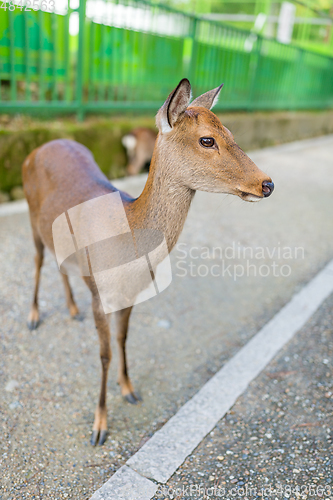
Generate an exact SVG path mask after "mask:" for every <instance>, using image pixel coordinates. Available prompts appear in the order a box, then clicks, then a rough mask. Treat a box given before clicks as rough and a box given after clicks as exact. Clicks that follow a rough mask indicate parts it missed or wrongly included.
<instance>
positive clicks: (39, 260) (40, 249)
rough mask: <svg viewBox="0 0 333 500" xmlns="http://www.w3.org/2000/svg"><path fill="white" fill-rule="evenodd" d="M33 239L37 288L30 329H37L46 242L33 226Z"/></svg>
mask: <svg viewBox="0 0 333 500" xmlns="http://www.w3.org/2000/svg"><path fill="white" fill-rule="evenodd" d="M33 239H34V243H35V247H36V255H35V288H34V295H33V301H32V305H31V309H30V313H29V316H28V328H29V330H35V329H36V328H37V327H38V324H39V310H38V290H39V281H40V272H41V268H42V265H43V260H44V243H43V242H42V240H41V238H40V236H39V234H38V232H37V231H36V230H35V229H34V228H33Z"/></svg>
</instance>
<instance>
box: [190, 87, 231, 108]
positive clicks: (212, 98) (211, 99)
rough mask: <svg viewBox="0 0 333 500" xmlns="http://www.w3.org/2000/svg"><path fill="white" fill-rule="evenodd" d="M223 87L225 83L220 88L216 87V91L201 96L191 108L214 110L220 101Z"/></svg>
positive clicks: (192, 103)
mask: <svg viewBox="0 0 333 500" xmlns="http://www.w3.org/2000/svg"><path fill="white" fill-rule="evenodd" d="M222 87H223V83H222V85H220V86H219V87H216V89H213V90H210V91H209V92H206V93H205V94H202V95H200V96H199V97H197V98H196V99H194V101H193V102H191V106H201V107H202V108H207V109H212V108H213V107H214V106H215V104H216V103H217V101H218V99H219V95H220V92H221V89H222Z"/></svg>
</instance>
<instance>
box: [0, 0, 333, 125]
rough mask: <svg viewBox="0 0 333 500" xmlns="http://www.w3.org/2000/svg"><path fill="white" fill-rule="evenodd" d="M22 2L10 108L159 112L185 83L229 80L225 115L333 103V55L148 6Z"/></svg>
mask: <svg viewBox="0 0 333 500" xmlns="http://www.w3.org/2000/svg"><path fill="white" fill-rule="evenodd" d="M16 1H17V4H16V3H13V2H12V0H11V1H10V3H8V2H7V4H5V5H6V6H7V9H6V10H5V9H2V10H1V13H0V80H1V82H0V112H24V111H25V112H29V113H45V112H46V113H50V112H52V111H53V112H56V113H59V112H70V113H73V112H76V113H78V114H79V115H80V116H81V117H82V116H83V115H84V114H85V113H87V112H105V111H110V110H125V109H138V110H144V109H154V110H155V109H156V108H157V107H158V106H159V105H160V104H161V102H163V100H164V99H165V97H166V95H167V94H168V93H169V92H170V90H171V89H172V88H174V87H175V86H176V85H177V83H178V81H179V80H180V79H181V78H183V77H188V78H189V79H190V81H191V83H192V85H193V87H194V95H197V94H199V93H201V92H205V91H206V90H208V89H210V88H213V87H216V86H218V85H219V84H220V83H224V84H225V86H224V89H223V98H221V99H220V101H219V104H218V108H219V109H229V110H232V109H233V110H245V109H247V110H254V109H258V110H260V109H267V110H268V109H314V108H328V107H333V59H332V58H330V57H327V56H323V55H320V54H316V53H312V52H309V51H305V50H302V49H300V48H297V47H295V46H291V45H283V44H280V43H278V42H276V41H275V40H273V39H267V38H264V37H261V36H259V35H256V34H255V33H251V32H247V31H242V30H239V29H236V28H232V27H230V26H226V25H223V24H221V23H217V22H213V21H208V20H204V19H200V18H197V17H195V16H191V15H187V14H185V13H182V12H179V11H176V10H174V9H171V8H168V7H167V6H164V5H161V4H156V3H150V2H149V1H148V0H80V4H79V7H78V8H77V9H71V8H70V7H69V4H68V3H67V2H68V0H64V2H65V4H63V5H62V7H61V8H62V10H58V11H56V12H45V10H47V9H48V10H49V11H51V10H52V9H54V6H55V4H57V2H54V0H43V1H42V3H41V4H40V5H39V1H40V0H37V1H36V0H34V1H33V2H32V0H23V3H24V5H26V4H27V3H28V2H29V5H30V4H31V3H33V5H34V6H35V8H37V7H38V10H37V11H34V10H33V9H32V8H31V9H30V10H29V9H28V8H27V7H26V6H25V7H22V0H15V2H16ZM20 1H21V4H19V2H20ZM36 3H37V4H38V5H36ZM58 5H59V4H58ZM42 9H43V10H44V11H43V10H42ZM70 33H71V34H70Z"/></svg>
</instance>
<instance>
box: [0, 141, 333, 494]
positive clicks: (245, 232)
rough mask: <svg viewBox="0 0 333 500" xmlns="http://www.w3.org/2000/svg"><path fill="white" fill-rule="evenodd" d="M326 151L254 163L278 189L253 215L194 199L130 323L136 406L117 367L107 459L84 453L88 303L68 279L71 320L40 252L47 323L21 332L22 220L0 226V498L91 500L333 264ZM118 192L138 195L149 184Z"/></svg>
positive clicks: (268, 155) (91, 377)
mask: <svg viewBox="0 0 333 500" xmlns="http://www.w3.org/2000/svg"><path fill="white" fill-rule="evenodd" d="M332 154H333V138H332V137H328V138H320V139H316V140H313V141H303V142H302V143H300V144H294V145H289V146H282V147H277V148H269V149H266V150H261V151H258V152H255V153H253V154H252V155H251V157H252V158H253V160H254V161H256V163H257V164H258V166H260V168H262V169H263V170H264V171H266V172H267V173H269V174H270V175H271V176H272V177H273V179H274V182H275V184H276V191H275V192H274V194H273V196H272V197H271V198H269V199H268V200H264V201H263V202H261V203H259V204H248V203H244V202H241V200H239V199H237V198H235V197H231V196H224V195H213V194H209V193H197V195H196V197H195V200H194V203H193V206H192V207H191V210H190V214H189V217H188V220H187V222H186V225H185V228H184V231H183V234H182V236H181V239H180V243H182V245H178V247H177V248H175V249H174V251H173V252H172V255H171V259H172V268H173V275H174V278H173V282H172V285H171V286H170V287H169V288H168V289H167V290H166V291H165V292H163V293H162V294H161V295H160V296H158V297H156V298H154V299H152V300H150V301H148V302H145V303H143V304H140V305H138V306H136V307H135V309H134V313H133V314H132V318H131V325H130V334H129V341H128V354H129V364H130V367H129V368H130V374H131V376H132V380H133V383H134V386H135V388H136V390H138V391H139V392H141V394H142V396H143V399H144V402H143V403H142V404H141V405H138V406H136V407H133V406H130V405H128V404H126V403H124V402H123V400H122V398H121V396H120V394H119V390H118V388H117V386H116V383H115V379H116V363H117V360H116V356H114V359H113V362H112V368H111V372H110V377H109V384H108V402H109V427H110V436H109V438H108V440H107V442H106V443H105V445H104V447H102V448H96V449H94V448H91V447H90V445H89V434H90V429H91V425H92V421H93V413H94V409H95V405H96V402H97V397H98V390H99V377H100V364H99V356H98V342H97V338H96V334H95V329H94V325H93V320H92V314H91V309H90V297H89V293H88V291H87V290H86V288H85V287H84V285H83V283H82V282H81V280H79V279H72V283H73V287H74V291H75V295H76V298H77V300H78V305H79V307H80V309H81V311H82V312H83V314H84V320H83V321H82V322H74V321H72V320H70V319H69V317H68V312H67V309H66V305H65V300H64V293H63V289H62V283H61V280H60V277H59V273H58V271H57V267H56V264H55V262H54V260H53V258H52V256H51V255H50V254H47V256H46V263H45V266H44V268H43V275H42V286H41V294H40V304H41V313H42V324H41V325H40V327H39V329H38V330H37V331H35V332H32V333H31V332H29V331H28V330H27V328H26V325H25V323H26V316H27V314H28V312H29V306H30V301H31V295H32V280H33V246H32V240H31V230H30V227H29V221H28V215H27V214H24V213H23V214H12V215H9V216H5V217H1V218H0V255H1V260H0V276H1V289H0V310H1V326H0V331H1V340H0V346H1V347H0V349H1V366H0V387H1V388H2V389H1V393H0V408H1V415H0V419H1V420H0V421H1V428H2V436H3V439H2V440H1V444H0V447H1V448H0V460H1V464H0V467H1V479H0V483H1V489H0V498H3V499H7V498H8V499H14V498H15V499H17V498H36V499H37V498H50V499H53V498H54V499H56V498H73V499H85V498H89V497H90V496H91V494H92V493H93V492H94V491H95V490H96V489H97V488H98V487H99V486H101V485H102V484H103V483H104V482H105V481H106V480H107V479H108V478H109V477H110V476H111V475H112V474H113V473H114V472H115V471H116V470H117V469H118V468H119V467H120V466H121V465H122V464H123V463H125V461H126V460H127V459H128V458H129V457H130V456H131V455H132V454H133V453H134V452H135V451H136V450H137V449H138V448H139V447H140V446H141V445H142V444H143V443H144V442H145V441H146V440H147V439H148V438H149V437H150V436H151V435H152V434H153V433H154V432H155V431H156V430H157V429H159V428H160V427H161V426H162V425H163V424H164V423H165V422H166V421H167V420H168V419H169V418H170V417H171V416H172V415H173V414H174V413H175V412H176V411H177V409H178V408H180V406H182V405H183V404H184V403H185V402H186V401H187V400H188V399H189V398H190V397H192V396H193V394H195V393H196V392H197V391H198V389H200V387H201V386H202V385H203V384H204V383H205V382H206V381H207V380H208V379H209V378H210V377H211V376H212V374H214V373H215V372H216V371H217V370H218V369H219V368H220V367H221V366H223V364H224V363H225V361H226V360H228V359H229V358H230V357H231V356H232V355H234V354H235V353H236V352H237V351H238V349H239V348H240V347H241V346H242V345H244V343H245V342H246V341H247V340H248V339H249V338H251V336H252V335H253V334H254V333H255V332H256V331H258V330H259V329H260V328H261V327H262V326H263V325H264V324H265V323H266V322H267V321H268V320H269V319H270V318H271V317H272V316H273V315H274V314H275V313H276V312H277V311H278V310H279V309H280V308H281V307H282V306H283V305H284V304H285V303H286V302H288V301H289V299H290V298H291V296H292V295H293V293H295V291H297V290H299V289H300V288H301V287H302V285H303V284H304V283H306V282H307V281H308V280H309V279H310V278H312V277H313V276H314V275H315V274H316V273H317V272H318V271H319V270H320V269H321V268H322V267H323V266H324V264H325V263H326V262H327V261H329V260H330V259H331V258H332V256H333V244H332V237H331V235H332V230H333V218H332V217H331V214H332V212H333V196H332V192H333V176H332V173H331V168H332ZM118 184H119V185H120V186H121V187H123V188H124V189H125V190H128V191H129V192H131V193H133V194H136V193H138V192H140V189H142V186H143V184H144V178H138V179H131V180H125V181H122V182H118ZM248 247H250V249H249V248H248ZM228 248H229V250H228ZM214 249H215V250H214ZM251 249H252V252H251ZM190 250H191V251H192V255H191V256H190V255H189V252H190ZM185 251H186V252H187V256H186V257H185V256H184V255H185V254H184V252H185ZM244 251H245V255H243V253H244ZM221 254H222V258H221ZM197 256H200V258H197ZM273 264H274V266H273ZM199 266H202V267H200V268H199ZM213 266H215V267H213ZM216 266H217V267H216ZM223 266H224V267H223ZM228 266H229V267H228ZM248 266H252V267H248ZM262 266H266V267H262ZM267 266H268V267H267ZM283 266H284V267H283ZM219 269H220V270H219ZM242 273H243V275H242V276H240V275H241V274H242ZM214 274H215V275H216V274H218V275H217V276H214ZM255 274H256V275H255ZM260 274H262V276H260ZM263 274H267V276H266V277H265V276H263ZM236 275H237V276H236ZM113 340H114V339H113ZM113 347H115V345H114V342H113ZM114 351H115V349H114ZM325 380H326V379H325ZM272 384H274V382H272ZM267 393H268V394H269V392H267ZM327 399H329V398H327ZM281 418H282V417H281ZM223 421H224V420H223ZM226 422H227V420H226ZM226 422H225V423H224V424H223V425H226ZM281 422H283V419H282V420H281ZM221 425H222V424H221ZM311 431H312V428H311ZM239 432H241V431H239ZM268 433H269V432H268ZM239 438H241V435H240V436H239ZM244 454H246V453H244ZM230 456H231V455H230ZM235 458H237V457H235ZM220 462H221V464H224V463H226V462H224V461H223V460H221V461H220ZM235 463H236V462H234V464H232V465H233V466H234V465H235ZM223 467H224V465H223ZM189 473H190V472H189ZM202 473H204V471H203V472H202ZM244 474H245V472H244ZM230 475H234V476H235V477H236V475H235V474H232V473H230ZM199 476H200V475H199ZM241 477H242V476H241Z"/></svg>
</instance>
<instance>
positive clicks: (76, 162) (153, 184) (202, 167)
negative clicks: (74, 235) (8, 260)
mask: <svg viewBox="0 0 333 500" xmlns="http://www.w3.org/2000/svg"><path fill="white" fill-rule="evenodd" d="M222 86H223V85H220V86H219V87H217V88H214V89H213V90H210V91H208V92H206V93H204V94H202V95H201V96H199V97H197V98H196V99H194V100H193V101H192V102H191V99H192V97H191V85H190V82H189V80H188V79H186V78H184V79H182V80H181V81H180V83H179V84H178V86H177V87H176V88H175V89H174V90H173V91H172V92H171V93H170V95H169V96H168V98H167V99H166V101H165V102H164V104H163V105H162V107H161V108H160V109H159V111H158V113H157V115H156V125H157V128H158V136H157V140H156V143H155V147H154V152H153V156H152V161H151V167H150V171H149V174H148V178H147V181H146V184H145V187H144V189H143V191H142V193H141V195H140V196H139V197H138V198H133V197H131V196H129V195H128V194H126V193H125V192H122V191H118V190H117V189H116V188H115V187H114V186H113V185H112V184H111V182H110V181H109V180H108V179H107V177H106V176H105V175H104V174H103V173H102V171H101V170H100V168H99V167H98V165H97V164H96V163H95V161H94V158H93V155H92V153H91V152H90V151H89V150H88V149H87V148H86V147H85V146H83V145H81V144H79V143H77V142H75V141H72V140H68V139H57V140H53V141H51V142H48V143H46V144H44V145H42V146H40V147H39V148H37V149H35V150H34V151H32V152H31V153H30V154H29V156H28V157H27V158H26V159H25V161H24V163H23V183H24V191H25V195H26V199H27V201H28V205H29V213H30V221H31V227H32V236H33V241H34V244H35V247H36V256H35V286H34V294H33V301H32V306H31V310H30V313H29V316H28V327H29V328H30V329H31V330H33V329H36V328H37V327H38V324H39V308H38V288H39V279H40V272H41V267H42V264H43V253H44V248H45V246H46V247H47V248H48V249H49V250H50V251H51V252H53V253H54V242H53V238H52V224H53V223H54V221H55V219H56V218H57V217H59V215H60V214H62V213H64V212H66V211H68V210H69V209H71V208H72V207H74V206H77V205H79V204H81V203H83V202H86V201H87V200H92V199H95V198H98V197H102V196H104V195H107V194H110V193H119V196H120V197H121V200H122V203H123V207H124V210H125V213H126V217H127V220H128V224H129V226H130V228H131V230H135V229H140V228H147V229H152V230H158V231H160V232H162V233H163V235H164V237H165V240H166V244H167V250H168V252H171V250H172V248H173V247H174V246H175V244H176V242H177V240H178V237H179V235H180V233H181V231H182V229H183V226H184V223H185V220H186V217H187V214H188V211H189V208H190V205H191V202H192V200H193V197H194V195H195V192H196V191H198V190H199V191H208V192H212V193H226V194H232V195H236V196H238V197H239V198H241V199H242V200H244V201H248V202H257V201H260V200H262V199H263V198H267V197H268V196H270V195H271V194H272V192H273V189H274V184H273V182H272V179H271V178H270V177H269V176H267V175H266V174H265V173H263V172H262V171H261V170H260V169H259V168H258V167H257V166H256V165H255V163H254V162H253V161H252V160H251V159H250V158H249V157H248V156H247V155H246V154H245V153H244V152H243V151H242V149H241V148H240V147H239V146H238V145H237V144H236V142H235V140H234V137H233V135H232V134H231V132H230V131H229V130H228V129H227V128H226V127H224V126H223V125H222V123H221V121H220V120H219V119H218V118H217V116H216V115H215V114H214V113H213V112H212V111H211V109H212V107H213V106H214V105H215V104H216V102H217V100H218V98H219V95H220V92H221V89H222ZM112 220H114V221H115V222H114V223H115V224H117V214H116V216H115V217H113V219H112ZM97 223H98V220H93V221H92V224H97ZM62 279H63V284H64V288H65V295H66V301H67V306H68V309H69V313H70V315H71V317H72V318H76V317H77V316H78V314H79V309H78V307H77V305H76V302H75V300H74V296H73V293H72V290H71V287H70V284H69V279H68V276H67V275H66V274H62ZM83 279H84V281H85V283H86V285H87V286H88V288H89V290H90V292H91V295H92V311H93V317H94V321H95V326H96V330H97V333H98V339H99V346H100V360H101V368H102V374H101V387H100V393H99V399H98V403H97V407H96V411H95V419H94V423H93V426H92V433H91V444H92V445H94V446H95V445H97V444H99V445H103V443H104V442H105V440H106V437H107V432H108V427H107V406H106V399H107V379H108V370H109V366H110V362H111V356H112V353H111V348H110V335H111V334H110V328H109V315H107V314H105V312H104V310H103V307H102V305H101V300H100V297H99V294H98V289H97V286H96V282H95V280H94V276H93V274H90V275H89V276H83ZM131 311H132V306H129V307H125V308H123V309H121V310H118V311H117V312H115V313H114V314H115V319H116V337H117V350H118V354H119V365H118V377H117V382H118V384H119V386H120V390H121V394H122V396H123V397H124V398H125V400H127V401H128V402H129V403H131V404H137V403H138V402H139V401H140V396H138V395H137V394H136V392H135V390H134V387H133V385H132V383H131V380H130V377H129V374H128V369H127V358H126V339H127V333H128V327H129V319H130V314H131Z"/></svg>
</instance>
